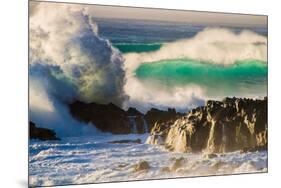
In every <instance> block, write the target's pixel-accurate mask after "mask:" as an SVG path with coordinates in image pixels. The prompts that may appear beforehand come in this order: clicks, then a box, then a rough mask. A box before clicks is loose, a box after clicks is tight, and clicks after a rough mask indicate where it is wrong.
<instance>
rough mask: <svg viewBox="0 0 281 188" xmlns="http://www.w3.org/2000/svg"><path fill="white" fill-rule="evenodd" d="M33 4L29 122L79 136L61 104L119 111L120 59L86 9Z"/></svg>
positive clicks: (76, 125)
mask: <svg viewBox="0 0 281 188" xmlns="http://www.w3.org/2000/svg"><path fill="white" fill-rule="evenodd" d="M36 4H37V5H36V6H35V7H33V8H34V9H36V10H33V11H32V12H35V13H34V14H31V17H30V46H29V48H30V57H29V58H30V63H29V76H30V77H29V83H30V89H29V92H30V96H29V99H30V100H29V102H30V120H31V121H35V123H37V124H38V125H39V126H43V127H44V126H45V127H49V128H54V129H55V130H56V131H57V132H58V134H59V135H72V134H81V131H80V130H81V128H79V127H81V125H80V124H81V123H80V122H77V121H76V120H74V119H73V118H72V117H71V115H70V114H69V112H68V108H67V105H66V104H67V103H68V102H71V101H72V100H81V101H84V102H97V101H98V102H99V103H109V102H113V103H115V104H116V105H119V106H121V107H122V105H123V102H124V101H125V100H126V99H127V96H126V95H125V93H124V90H123V86H124V80H125V79H124V76H125V73H124V70H123V58H122V56H121V54H120V52H119V51H118V50H116V49H115V48H113V47H112V45H111V43H110V42H109V41H108V40H106V39H103V38H101V37H99V35H98V28H97V25H96V24H95V22H94V20H93V18H92V17H91V16H90V14H89V13H88V10H87V9H85V8H82V7H80V6H77V5H73V6H72V5H63V4H44V3H43V4H42V3H39V4H38V3H36ZM50 10H52V14H50V12H49V11H50ZM46 15H48V16H46ZM84 127H85V126H84ZM86 127H87V126H86ZM84 132H86V133H89V132H90V131H89V130H88V129H87V130H86V131H84Z"/></svg>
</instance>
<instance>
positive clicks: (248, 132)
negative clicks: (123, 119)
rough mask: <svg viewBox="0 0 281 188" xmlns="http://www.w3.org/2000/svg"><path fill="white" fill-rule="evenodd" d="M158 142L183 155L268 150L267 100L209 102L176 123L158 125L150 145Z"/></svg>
mask: <svg viewBox="0 0 281 188" xmlns="http://www.w3.org/2000/svg"><path fill="white" fill-rule="evenodd" d="M155 135H156V136H155ZM159 135H160V136H159ZM158 139H160V140H161V143H163V142H164V145H165V147H166V148H167V149H168V150H171V151H180V152H189V151H193V152H194V151H206V152H207V153H219V152H228V151H235V150H242V151H248V150H250V151H254V150H262V149H265V148H266V147H267V98H266V97H265V98H264V99H263V100H253V99H245V98H244V99H240V98H225V99H224V100H223V101H207V102H206V105H205V106H202V107H198V108H195V109H193V110H191V111H190V112H188V113H187V115H185V116H182V117H180V118H177V119H176V120H167V121H166V122H165V121H162V123H157V124H155V125H154V127H153V128H152V131H151V136H150V138H149V139H148V141H147V142H148V143H150V144H157V143H159V142H160V141H158Z"/></svg>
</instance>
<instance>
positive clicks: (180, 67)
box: [135, 59, 267, 96]
mask: <svg viewBox="0 0 281 188" xmlns="http://www.w3.org/2000/svg"><path fill="white" fill-rule="evenodd" d="M135 74H136V77H137V78H139V79H140V80H143V81H149V82H154V83H155V84H159V85H163V86H166V87H167V88H169V87H170V88H173V87H183V86H191V85H197V86H200V87H201V88H202V89H203V90H204V91H205V92H206V94H207V95H209V96H247V95H264V94H266V91H267V63H265V62H262V61H258V60H244V61H237V62H235V63H234V64H232V65H228V66H224V65H217V64H214V63H206V62H200V61H195V60H191V59H171V60H162V61H158V62H153V63H144V64H142V65H140V66H139V67H138V68H137V69H136V71H135Z"/></svg>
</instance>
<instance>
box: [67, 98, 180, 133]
mask: <svg viewBox="0 0 281 188" xmlns="http://www.w3.org/2000/svg"><path fill="white" fill-rule="evenodd" d="M69 108H70V112H71V114H72V115H73V117H75V118H76V119H78V120H79V121H82V122H86V123H92V124H94V125H95V126H96V127H97V128H98V129H100V130H101V131H104V132H111V133H113V134H129V133H138V134H142V133H145V132H150V130H151V127H152V126H153V125H154V124H155V123H156V122H163V121H167V120H173V119H176V118H177V117H179V116H180V114H179V113H177V112H176V111H175V110H174V109H168V111H161V110H157V109H154V108H153V109H151V110H150V111H148V112H147V113H146V114H145V115H143V114H142V113H141V112H139V111H138V110H137V109H136V108H129V109H128V110H127V111H125V110H123V109H121V108H119V107H118V106H116V105H114V104H112V103H110V104H97V103H84V102H80V101H76V102H73V103H72V104H69Z"/></svg>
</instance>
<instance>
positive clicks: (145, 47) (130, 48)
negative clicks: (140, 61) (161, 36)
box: [113, 43, 162, 53]
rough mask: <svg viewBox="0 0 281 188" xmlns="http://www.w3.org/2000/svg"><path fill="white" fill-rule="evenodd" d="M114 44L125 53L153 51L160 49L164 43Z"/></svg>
mask: <svg viewBox="0 0 281 188" xmlns="http://www.w3.org/2000/svg"><path fill="white" fill-rule="evenodd" d="M113 46H114V47H115V48H117V49H119V50H120V51H121V52H123V53H131V52H136V53H140V52H151V51H156V50H159V49H160V48H161V46H162V44H160V43H153V44H141V43H132V44H129V43H120V44H113Z"/></svg>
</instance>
